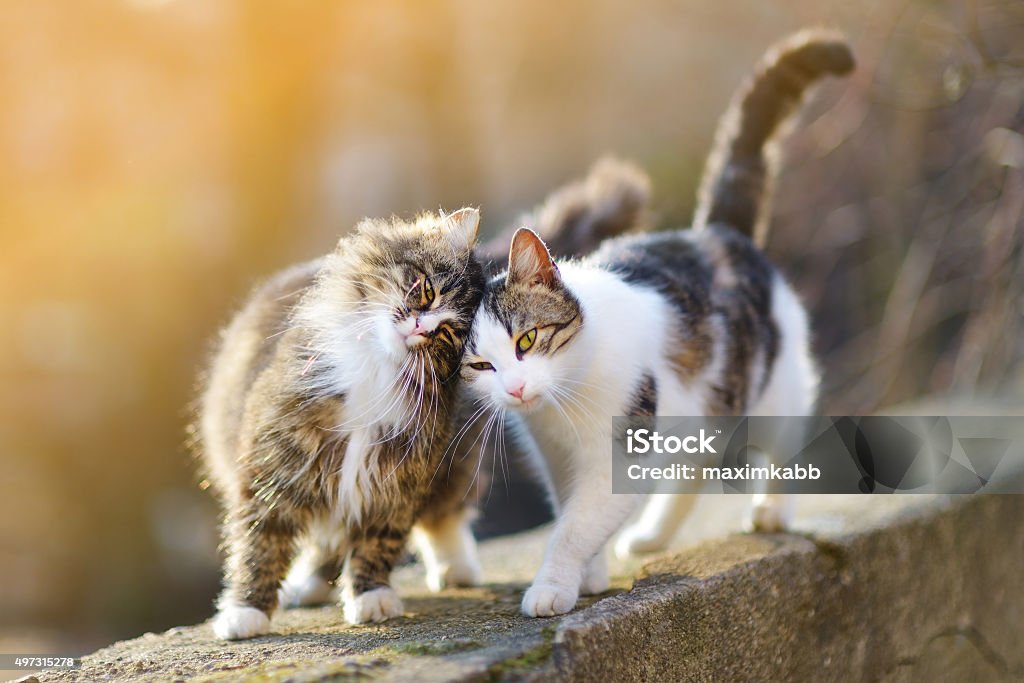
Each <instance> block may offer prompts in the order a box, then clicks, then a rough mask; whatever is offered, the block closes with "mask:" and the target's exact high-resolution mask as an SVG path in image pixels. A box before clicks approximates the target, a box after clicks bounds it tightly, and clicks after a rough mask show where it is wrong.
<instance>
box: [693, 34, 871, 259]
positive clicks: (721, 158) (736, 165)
mask: <svg viewBox="0 0 1024 683" xmlns="http://www.w3.org/2000/svg"><path fill="white" fill-rule="evenodd" d="M853 66H854V61H853V54H852V53H851V52H850V47H849V45H847V43H846V41H845V40H844V39H843V38H842V36H840V35H839V34H838V33H835V32H832V31H826V30H822V29H813V30H807V31H801V32H799V33H796V34H794V35H792V36H790V37H788V38H786V39H785V40H783V41H782V42H781V43H778V44H777V45H775V46H774V47H773V48H771V49H770V50H769V51H768V52H767V53H766V54H765V55H764V57H762V59H761V61H760V62H759V63H758V65H757V67H756V69H755V70H754V73H753V74H752V75H751V76H750V77H749V78H748V79H747V81H746V82H745V83H744V84H743V85H742V86H741V87H740V88H739V90H737V92H736V94H735V95H734V96H733V100H732V103H731V104H730V105H729V110H728V111H727V112H726V114H725V116H723V117H722V120H721V122H720V123H719V125H718V130H717V132H716V133H715V143H714V146H713V147H712V151H711V155H710V156H709V158H708V162H707V166H706V167H705V171H704V178H703V179H702V181H701V186H700V192H699V194H698V199H697V211H696V215H695V216H694V227H695V228H700V227H703V226H705V225H708V224H711V223H725V224H727V225H730V226H732V227H733V228H735V229H736V230H739V231H740V232H742V233H744V234H746V235H748V236H750V237H751V238H754V239H755V241H757V242H761V241H763V237H764V234H765V229H764V226H763V224H764V222H765V217H766V215H767V213H768V211H767V205H768V204H769V201H768V199H769V194H770V185H771V182H772V180H773V177H774V174H775V165H776V164H775V161H774V158H773V157H774V155H773V154H772V153H771V152H772V151H771V149H766V148H767V147H770V145H769V143H770V142H771V141H772V139H773V137H774V136H775V134H776V132H777V131H778V129H779V127H780V125H781V124H782V123H783V122H784V121H785V120H786V119H787V118H788V117H789V116H790V114H792V113H793V112H794V111H795V110H796V108H797V105H798V104H799V103H800V99H801V96H802V95H803V93H804V91H805V90H806V89H807V88H808V87H809V86H810V85H811V84H812V83H814V82H815V81H817V80H818V79H819V78H822V77H823V76H826V75H829V74H831V75H835V76H842V75H845V74H847V73H849V72H850V71H852V70H853Z"/></svg>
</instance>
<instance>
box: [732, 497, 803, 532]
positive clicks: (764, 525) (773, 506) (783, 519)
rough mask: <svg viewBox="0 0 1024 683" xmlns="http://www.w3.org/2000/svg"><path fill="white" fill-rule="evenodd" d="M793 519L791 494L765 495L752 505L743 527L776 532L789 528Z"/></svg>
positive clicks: (751, 529) (748, 529)
mask: <svg viewBox="0 0 1024 683" xmlns="http://www.w3.org/2000/svg"><path fill="white" fill-rule="evenodd" d="M792 521H793V501H792V500H791V499H790V497H789V496H765V497H764V498H763V499H760V500H756V499H755V501H754V504H753V505H751V507H750V510H749V512H748V513H747V518H746V519H745V520H744V523H743V527H744V528H745V529H746V530H747V531H757V532H760V533H763V534H776V533H779V532H782V531H785V530H786V529H788V528H789V526H790V524H791V523H792Z"/></svg>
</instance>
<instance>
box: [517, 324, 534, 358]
mask: <svg viewBox="0 0 1024 683" xmlns="http://www.w3.org/2000/svg"><path fill="white" fill-rule="evenodd" d="M535 341H537V328H536V327H535V328H533V329H532V330H530V331H529V332H527V333H526V334H524V335H523V336H521V337H520V338H519V341H517V342H516V350H517V351H519V353H526V352H527V351H529V350H530V347H532V346H533V342H535Z"/></svg>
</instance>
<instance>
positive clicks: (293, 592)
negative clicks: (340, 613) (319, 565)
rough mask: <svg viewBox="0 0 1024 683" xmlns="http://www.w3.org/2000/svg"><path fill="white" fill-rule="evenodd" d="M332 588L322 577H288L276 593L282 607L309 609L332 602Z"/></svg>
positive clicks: (314, 575)
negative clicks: (312, 606)
mask: <svg viewBox="0 0 1024 683" xmlns="http://www.w3.org/2000/svg"><path fill="white" fill-rule="evenodd" d="M333 592H334V586H332V585H331V583H330V582H329V581H325V580H324V579H323V577H320V576H317V575H316V574H313V575H311V576H306V577H303V578H293V577H291V576H289V577H288V578H287V579H285V582H284V583H283V584H281V590H280V591H279V592H278V597H279V602H280V603H281V606H282V607H286V608H287V607H309V606H311V605H323V604H326V603H328V602H333V600H332V594H333Z"/></svg>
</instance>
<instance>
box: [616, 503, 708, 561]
mask: <svg viewBox="0 0 1024 683" xmlns="http://www.w3.org/2000/svg"><path fill="white" fill-rule="evenodd" d="M696 502H697V496H696V495H694V494H678V493H654V494H651V496H650V498H649V499H648V501H647V503H646V505H644V509H643V512H641V513H640V518H639V519H637V520H636V521H635V522H633V523H632V524H630V525H629V526H628V527H626V528H625V530H623V532H622V533H621V534H620V535H619V538H618V540H617V541H616V542H615V554H616V555H617V556H618V557H619V558H621V559H625V558H627V557H629V556H631V555H640V554H643V553H654V552H660V551H662V550H665V549H666V548H667V547H668V544H669V543H670V542H671V541H672V538H673V537H674V536H675V535H676V532H677V531H678V530H679V527H680V526H682V524H683V520H685V519H686V517H687V515H689V514H690V510H692V509H693V505H694V503H696Z"/></svg>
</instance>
